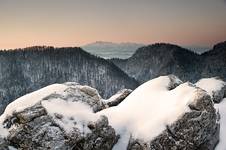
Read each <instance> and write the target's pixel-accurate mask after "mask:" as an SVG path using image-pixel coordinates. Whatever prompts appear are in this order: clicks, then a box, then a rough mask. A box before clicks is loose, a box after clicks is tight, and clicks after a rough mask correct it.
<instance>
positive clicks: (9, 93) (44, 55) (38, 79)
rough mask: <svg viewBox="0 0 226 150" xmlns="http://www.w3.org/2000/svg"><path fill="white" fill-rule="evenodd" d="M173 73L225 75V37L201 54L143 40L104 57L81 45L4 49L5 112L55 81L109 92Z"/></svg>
mask: <svg viewBox="0 0 226 150" xmlns="http://www.w3.org/2000/svg"><path fill="white" fill-rule="evenodd" d="M100 43H101V42H97V43H96V45H98V44H100ZM102 44H103V43H101V45H102ZM104 45H105V44H104ZM106 45H111V43H108V44H106ZM123 45H124V44H123ZM128 45H130V44H128ZM132 45H133V44H132ZM138 46H141V45H139V44H138V45H137V47H138ZM134 49H135V48H134V47H133V49H132V50H133V51H134ZM117 53H118V52H117ZM118 54H119V53H118ZM118 54H117V55H118ZM124 54H125V53H124ZM111 56H113V55H111ZM123 57H125V55H124V56H123ZM168 74H175V75H176V76H178V77H179V78H181V79H182V80H184V81H192V82H195V81H197V80H199V79H200V78H204V77H213V76H219V77H221V78H222V79H224V80H226V42H222V43H219V44H217V45H215V46H214V47H213V48H212V50H210V51H207V52H205V53H203V54H201V55H200V54H197V53H195V52H192V51H190V50H188V49H186V48H182V47H180V46H177V45H172V44H166V43H158V44H153V45H149V46H143V45H142V47H141V48H138V50H136V51H135V53H134V54H133V55H132V56H131V57H129V58H126V59H120V58H114V59H103V58H100V57H98V56H94V55H92V54H89V53H88V52H86V51H84V50H83V49H81V48H77V47H67V48H54V47H46V46H35V47H30V48H24V49H15V50H8V51H0V83H1V84H0V114H1V113H2V111H3V110H4V108H5V106H6V105H7V104H8V103H10V102H11V101H12V100H14V99H16V98H18V97H20V96H22V95H24V94H26V93H29V92H32V91H35V90H37V89H40V88H42V87H45V86H47V85H50V84H53V83H64V82H78V83H80V84H82V85H89V86H92V87H94V88H96V89H98V91H99V92H100V94H101V96H102V97H103V98H108V97H109V96H111V95H113V94H114V93H115V92H117V91H118V90H120V89H124V88H128V89H135V88H136V87H137V86H138V85H140V84H141V83H144V82H145V81H148V80H150V79H153V78H155V77H158V76H160V75H168Z"/></svg>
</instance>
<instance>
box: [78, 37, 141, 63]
mask: <svg viewBox="0 0 226 150" xmlns="http://www.w3.org/2000/svg"><path fill="white" fill-rule="evenodd" d="M143 46H145V45H144V44H138V43H113V42H103V41H97V42H94V43H90V44H87V45H84V46H82V48H83V49H84V50H85V51H87V52H89V53H91V54H94V55H97V56H100V57H102V58H105V59H109V58H122V59H125V58H129V57H130V56H132V54H133V53H134V52H135V51H136V50H137V49H138V48H140V47H143Z"/></svg>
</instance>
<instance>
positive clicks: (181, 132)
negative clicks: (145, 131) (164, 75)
mask: <svg viewBox="0 0 226 150" xmlns="http://www.w3.org/2000/svg"><path fill="white" fill-rule="evenodd" d="M189 107H190V109H191V111H189V112H187V113H185V114H184V115H183V116H182V117H181V118H180V119H179V120H177V121H176V122H174V123H173V124H172V125H170V126H167V129H166V130H165V131H164V132H163V133H162V134H160V135H159V136H157V137H156V138H155V139H153V140H152V141H150V142H144V141H142V140H139V139H133V138H132V137H131V139H130V142H129V145H128V148H127V149H128V150H131V149H132V150H142V149H151V150H181V149H183V150H195V149H199V150H214V148H215V146H216V144H217V143H218V141H219V124H218V123H216V122H217V119H218V118H217V113H216V111H215V109H214V107H213V103H212V100H211V98H210V96H209V95H207V94H206V93H205V92H204V91H203V90H201V89H198V90H197V95H196V98H195V102H194V103H193V104H190V106H189Z"/></svg>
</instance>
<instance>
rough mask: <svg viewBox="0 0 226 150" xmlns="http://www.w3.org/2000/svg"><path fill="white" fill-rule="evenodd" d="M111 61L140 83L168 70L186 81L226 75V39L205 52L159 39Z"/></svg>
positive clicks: (224, 77) (168, 72)
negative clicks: (193, 50) (128, 54)
mask: <svg viewBox="0 0 226 150" xmlns="http://www.w3.org/2000/svg"><path fill="white" fill-rule="evenodd" d="M111 61H112V62H113V63H114V64H115V65H117V66H118V67H119V68H121V70H123V71H124V72H126V73H127V74H128V75H129V76H131V77H133V78H135V79H136V80H137V81H139V82H140V83H143V82H145V81H147V80H150V79H153V78H155V77H157V76H160V75H167V74H175V75H177V76H178V77H180V78H181V79H182V80H184V81H197V80H198V79H200V78H204V77H212V76H219V77H221V78H223V79H226V42H222V43H219V44H217V45H215V46H214V47H213V49H212V50H210V51H207V52H205V53H203V54H197V53H194V52H192V51H190V50H188V49H185V48H182V47H179V46H177V45H172V44H166V43H158V44H153V45H149V46H146V47H142V48H139V49H138V50H137V51H136V52H135V54H133V56H131V57H130V58H128V59H111Z"/></svg>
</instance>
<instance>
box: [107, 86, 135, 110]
mask: <svg viewBox="0 0 226 150" xmlns="http://www.w3.org/2000/svg"><path fill="white" fill-rule="evenodd" d="M130 93H132V90H130V89H123V90H120V91H118V92H117V93H116V94H115V95H113V96H112V97H110V98H109V99H108V100H106V101H105V103H106V105H107V106H108V107H112V106H117V105H118V104H120V103H121V102H122V101H123V100H124V99H125V98H126V97H127V96H129V94H130Z"/></svg>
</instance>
